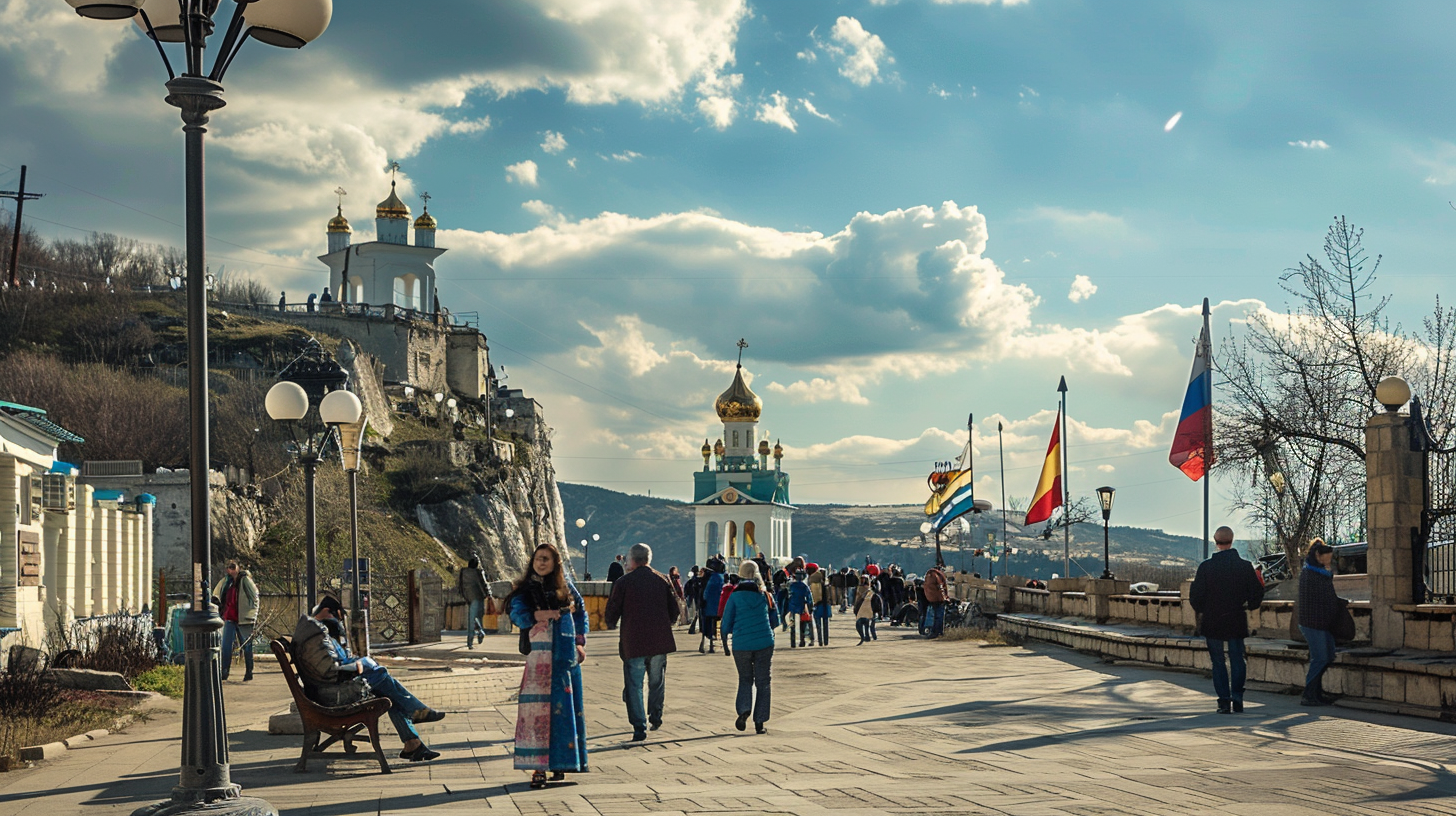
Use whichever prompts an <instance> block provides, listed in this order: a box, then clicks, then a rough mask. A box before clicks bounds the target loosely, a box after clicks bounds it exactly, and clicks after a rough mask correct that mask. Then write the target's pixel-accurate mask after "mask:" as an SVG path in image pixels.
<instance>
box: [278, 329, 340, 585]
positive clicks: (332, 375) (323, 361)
mask: <svg viewBox="0 0 1456 816" xmlns="http://www.w3.org/2000/svg"><path fill="white" fill-rule="evenodd" d="M309 343H310V345H309V349H308V350H307V351H305V352H304V353H303V355H302V356H300V357H299V358H298V359H296V360H294V361H293V362H291V363H289V364H288V365H287V367H285V368H284V369H283V370H282V371H280V372H278V377H279V380H278V382H276V383H274V384H273V387H272V388H270V389H268V396H267V397H266V398H265V399H264V401H263V404H264V407H265V408H266V409H267V411H268V416H270V417H272V418H273V419H275V420H277V421H279V422H282V423H284V424H285V425H287V426H288V433H289V435H291V436H292V437H293V443H294V449H295V450H296V451H297V452H298V460H299V461H300V462H302V463H303V501H304V521H303V537H304V550H305V552H304V559H305V562H306V564H307V569H308V595H307V598H306V604H307V605H312V604H314V603H315V602H317V601H318V522H317V520H316V518H315V512H314V510H315V506H314V505H315V502H314V480H315V476H316V474H317V473H318V465H319V462H321V461H323V459H324V457H325V456H327V455H328V453H329V445H330V444H331V443H332V442H333V441H334V438H335V434H337V433H338V432H339V429H340V428H341V427H344V426H351V425H354V424H355V423H357V422H359V417H360V416H362V415H363V413H364V407H363V405H362V404H360V402H359V398H358V397H356V396H354V395H353V394H351V393H349V392H348V391H345V390H343V389H344V386H346V385H348V383H349V372H347V371H345V370H344V367H343V366H341V365H339V364H338V363H336V362H334V359H333V358H332V357H331V356H330V355H329V354H328V353H327V352H325V351H323V350H322V349H321V348H320V347H319V345H318V342H317V341H315V340H313V339H312V338H310V340H309ZM315 405H316V406H318V417H319V420H320V424H321V425H322V428H319V427H318V426H312V427H308V428H305V429H303V433H302V434H301V435H300V434H299V433H298V430H299V428H298V425H299V422H300V421H301V420H303V418H304V417H306V416H307V415H308V409H309V407H310V406H315ZM362 432H363V429H362V428H361V429H360V433H362ZM357 466H358V463H357V458H356V461H355V467H356V469H357ZM356 572H357V570H356ZM356 580H357V579H356Z"/></svg>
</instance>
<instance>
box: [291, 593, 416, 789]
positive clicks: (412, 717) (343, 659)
mask: <svg viewBox="0 0 1456 816" xmlns="http://www.w3.org/2000/svg"><path fill="white" fill-rule="evenodd" d="M343 614H344V609H343V606H342V605H340V603H339V601H338V599H337V598H332V597H329V596H324V598H323V599H322V600H320V601H319V602H318V606H316V607H314V610H313V616H312V617H309V616H307V615H305V616H304V617H301V618H299V619H298V626H297V627H296V628H295V629H294V632H293V662H294V664H295V665H296V666H297V667H298V676H299V679H301V680H302V681H303V687H304V690H305V691H306V692H308V696H309V699H311V700H313V701H314V702H316V703H318V704H319V705H322V706H326V707H329V708H332V707H335V706H343V705H350V704H353V703H357V702H360V701H361V700H364V699H366V698H367V697H369V696H370V692H372V693H373V694H374V695H377V696H379V697H387V698H389V702H390V707H389V719H390V721H391V722H393V723H394V730H395V731H398V732H399V738H400V739H401V740H403V741H404V750H403V751H401V752H400V754H399V757H400V759H408V760H409V761H411V762H422V761H424V760H430V759H434V758H435V757H437V756H439V755H440V752H439V751H432V750H430V748H429V747H428V746H426V745H425V743H424V742H423V741H421V740H420V735H419V733H418V732H416V731H415V727H414V723H427V722H436V721H437V720H443V719H445V712H443V711H437V710H435V709H432V708H430V707H429V706H427V705H425V704H424V703H422V702H420V701H419V698H417V697H415V696H414V695H413V694H410V693H409V691H408V690H407V689H405V687H404V686H402V685H400V683H399V681H398V680H395V679H394V678H393V677H390V676H389V669H386V668H384V667H383V666H381V665H379V663H378V662H376V661H375V660H374V659H373V658H371V657H355V656H354V655H352V654H350V653H349V647H348V645H347V644H346V643H345V640H346V638H345V635H344V625H343V623H342V622H341V621H340V618H341V617H343Z"/></svg>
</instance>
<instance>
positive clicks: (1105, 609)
mask: <svg viewBox="0 0 1456 816" xmlns="http://www.w3.org/2000/svg"><path fill="white" fill-rule="evenodd" d="M1086 587H1087V589H1086V592H1087V597H1088V598H1089V599H1090V600H1091V601H1092V616H1093V617H1094V618H1096V619H1097V622H1098V623H1106V622H1107V619H1108V618H1110V617H1112V603H1111V601H1110V599H1111V598H1112V596H1113V595H1126V594H1127V593H1128V590H1129V589H1130V588H1131V587H1132V583H1131V582H1130V581H1119V580H1117V579H1116V578H1088V579H1087V581H1086Z"/></svg>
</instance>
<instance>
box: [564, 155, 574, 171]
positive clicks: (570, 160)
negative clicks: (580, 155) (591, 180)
mask: <svg viewBox="0 0 1456 816" xmlns="http://www.w3.org/2000/svg"><path fill="white" fill-rule="evenodd" d="M566 166H567V167H570V168H571V169H572V170H575V169H576V157H575V156H572V157H571V158H569V159H567V160H566Z"/></svg>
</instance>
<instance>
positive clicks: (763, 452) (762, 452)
mask: <svg viewBox="0 0 1456 816" xmlns="http://www.w3.org/2000/svg"><path fill="white" fill-rule="evenodd" d="M758 455H759V456H768V440H767V439H764V440H760V441H759V443H758Z"/></svg>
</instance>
